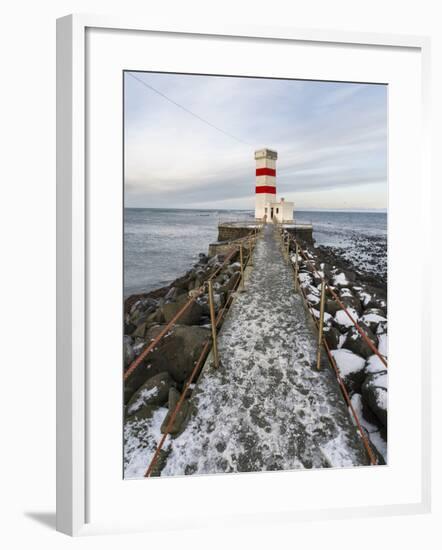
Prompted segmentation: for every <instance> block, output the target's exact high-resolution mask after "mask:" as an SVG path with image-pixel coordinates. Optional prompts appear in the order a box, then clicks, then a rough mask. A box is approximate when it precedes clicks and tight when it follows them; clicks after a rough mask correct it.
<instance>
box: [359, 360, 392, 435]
mask: <svg viewBox="0 0 442 550" xmlns="http://www.w3.org/2000/svg"><path fill="white" fill-rule="evenodd" d="M361 393H362V399H363V400H364V402H365V403H366V404H367V406H368V407H370V409H371V410H372V411H373V412H374V414H375V415H376V417H377V418H378V420H379V422H380V423H381V424H382V425H383V426H384V427H385V428H386V427H387V408H388V374H387V371H386V370H383V371H380V372H376V373H373V374H369V375H368V376H367V378H366V379H365V381H364V383H363V384H362V392H361Z"/></svg>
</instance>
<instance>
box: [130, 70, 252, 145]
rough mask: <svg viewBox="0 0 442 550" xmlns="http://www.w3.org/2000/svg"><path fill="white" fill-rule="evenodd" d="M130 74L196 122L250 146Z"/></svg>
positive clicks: (131, 74)
mask: <svg viewBox="0 0 442 550" xmlns="http://www.w3.org/2000/svg"><path fill="white" fill-rule="evenodd" d="M128 74H130V76H131V77H132V78H134V79H135V80H137V81H138V82H139V83H140V84H142V85H143V86H145V87H146V88H149V90H152V91H153V92H155V93H156V94H158V95H160V96H161V97H162V98H164V99H166V100H167V101H169V102H170V103H173V105H176V106H177V107H179V108H180V109H182V110H183V111H185V112H186V113H188V114H189V115H192V116H194V117H195V118H197V119H198V120H200V121H201V122H204V124H207V125H208V126H210V127H211V128H214V129H215V130H218V132H221V133H222V134H224V135H225V136H227V137H229V138H232V139H234V140H235V141H239V143H243V144H244V145H249V146H251V143H247V141H244V140H243V139H240V138H238V137H236V136H234V135H233V134H230V133H229V132H225V131H224V130H222V129H221V128H219V127H218V126H215V124H212V123H211V122H209V121H208V120H206V119H205V118H202V117H200V116H199V115H197V114H196V113H194V112H193V111H190V110H189V109H187V107H184V106H183V105H181V104H180V103H177V102H176V101H174V100H173V99H170V97H167V95H165V94H163V92H160V91H159V90H157V89H156V88H154V87H153V86H151V85H150V84H148V83H147V82H145V81H144V80H142V79H141V78H138V77H137V76H135V75H134V74H133V73H128Z"/></svg>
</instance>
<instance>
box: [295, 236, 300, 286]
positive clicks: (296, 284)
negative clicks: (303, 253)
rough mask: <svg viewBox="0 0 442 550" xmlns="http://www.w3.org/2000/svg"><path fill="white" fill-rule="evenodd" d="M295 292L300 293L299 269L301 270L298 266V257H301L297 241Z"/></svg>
mask: <svg viewBox="0 0 442 550" xmlns="http://www.w3.org/2000/svg"><path fill="white" fill-rule="evenodd" d="M295 254H296V256H295V292H298V269H299V266H298V255H299V251H298V241H296V245H295Z"/></svg>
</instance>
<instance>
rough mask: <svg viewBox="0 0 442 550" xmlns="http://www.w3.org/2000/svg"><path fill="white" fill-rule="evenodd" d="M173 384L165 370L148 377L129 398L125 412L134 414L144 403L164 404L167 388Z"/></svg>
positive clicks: (167, 392) (151, 404)
mask: <svg viewBox="0 0 442 550" xmlns="http://www.w3.org/2000/svg"><path fill="white" fill-rule="evenodd" d="M174 385H175V383H174V381H173V380H172V378H171V377H170V375H169V373H167V372H160V373H159V374H156V375H155V376H152V378H149V380H147V382H145V383H144V384H143V385H142V386H141V388H139V389H138V390H137V391H136V392H135V393H134V395H133V396H132V397H131V399H130V400H129V403H128V404H127V409H126V410H127V414H128V415H132V414H136V413H138V412H139V411H140V410H141V409H143V408H144V407H145V406H146V405H149V406H159V405H164V403H166V401H167V399H168V397H169V390H170V388H171V387H173V386H174Z"/></svg>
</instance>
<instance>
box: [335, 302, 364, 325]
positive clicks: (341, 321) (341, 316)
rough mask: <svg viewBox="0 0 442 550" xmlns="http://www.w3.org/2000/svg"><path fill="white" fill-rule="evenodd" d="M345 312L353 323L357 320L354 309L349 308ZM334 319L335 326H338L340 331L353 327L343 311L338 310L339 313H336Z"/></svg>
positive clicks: (356, 313)
mask: <svg viewBox="0 0 442 550" xmlns="http://www.w3.org/2000/svg"><path fill="white" fill-rule="evenodd" d="M347 311H348V313H349V314H350V315H351V316H352V318H353V319H354V320H355V321H357V320H358V319H359V316H358V312H357V311H356V310H355V309H354V308H352V307H349V308H347ZM334 319H335V322H336V323H337V325H339V327H340V328H341V329H344V330H345V329H347V328H349V327H351V326H353V322H352V321H351V319H350V318H349V316H348V315H347V314H346V312H345V311H344V310H343V309H340V310H339V311H337V312H336V314H335V317H334Z"/></svg>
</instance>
